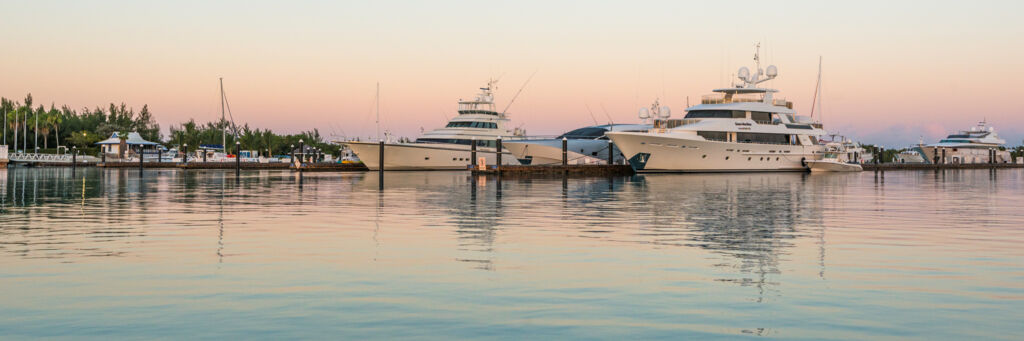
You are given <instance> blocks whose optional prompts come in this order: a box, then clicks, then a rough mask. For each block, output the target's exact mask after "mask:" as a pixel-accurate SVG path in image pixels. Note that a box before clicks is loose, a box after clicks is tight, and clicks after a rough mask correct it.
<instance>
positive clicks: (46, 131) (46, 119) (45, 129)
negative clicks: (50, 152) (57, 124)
mask: <svg viewBox="0 0 1024 341" xmlns="http://www.w3.org/2000/svg"><path fill="white" fill-rule="evenodd" d="M54 111H57V109H54V108H53V104H51V105H50V111H40V112H39V114H38V115H36V120H37V121H36V133H42V134H43V149H49V148H50V139H49V138H47V137H48V136H50V127H52V125H50V117H51V116H53V112H54ZM40 119H41V120H42V121H43V126H42V127H41V128H40V127H39V121H38V120H40ZM36 143H38V142H36Z"/></svg>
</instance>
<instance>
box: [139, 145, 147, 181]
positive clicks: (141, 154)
mask: <svg viewBox="0 0 1024 341" xmlns="http://www.w3.org/2000/svg"><path fill="white" fill-rule="evenodd" d="M145 155H146V154H145V153H143V146H142V145H139V175H142V161H143V160H142V159H143V158H144V157H145Z"/></svg>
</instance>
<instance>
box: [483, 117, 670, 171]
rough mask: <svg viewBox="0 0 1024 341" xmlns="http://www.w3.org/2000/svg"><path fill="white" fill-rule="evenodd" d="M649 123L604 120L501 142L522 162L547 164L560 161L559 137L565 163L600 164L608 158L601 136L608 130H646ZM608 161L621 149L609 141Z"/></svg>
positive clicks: (606, 142)
mask: <svg viewBox="0 0 1024 341" xmlns="http://www.w3.org/2000/svg"><path fill="white" fill-rule="evenodd" d="M649 129H651V125H650V124H605V125H597V126H591V127H583V128H579V129H576V130H572V131H569V132H566V133H565V134H562V135H560V136H558V137H556V138H553V139H541V140H521V141H513V142H508V143H503V145H504V146H505V147H506V148H508V150H509V152H511V153H512V154H513V155H515V157H516V159H517V160H519V162H520V163H522V164H524V165H550V164H561V163H562V139H565V142H566V150H567V152H566V161H567V163H568V164H603V163H606V162H608V146H609V145H612V144H611V143H610V141H609V140H608V137H607V136H605V133H607V132H610V131H633V132H639V131H647V130H649ZM612 161H613V162H614V163H621V162H622V161H623V157H622V152H620V151H619V149H618V148H616V147H615V146H614V145H612Z"/></svg>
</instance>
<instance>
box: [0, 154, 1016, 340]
mask: <svg viewBox="0 0 1024 341" xmlns="http://www.w3.org/2000/svg"><path fill="white" fill-rule="evenodd" d="M242 176H243V177H242V178H241V179H239V180H238V181H237V182H236V179H235V177H234V173H233V172H221V171H190V172H181V171H175V170H165V171H147V172H146V173H145V174H144V176H143V177H142V178H141V179H140V177H139V176H138V171H137V170H97V169H87V170H82V169H79V170H78V172H77V174H75V175H74V176H73V175H72V174H71V171H70V170H69V169H11V170H6V171H5V170H0V184H2V186H3V188H2V189H0V193H3V196H2V199H0V206H2V208H0V292H2V295H0V306H2V309H0V335H2V337H4V338H36V337H45V338H51V337H69V338H70V337H74V338H83V337H86V338H111V337H113V338H151V337H171V338H184V337H202V338H226V337H237V336H260V337H264V338H285V337H289V338H292V337H303V338H338V337H349V338H365V337H373V338H389V339H390V338H509V339H521V338H523V337H531V338H540V337H559V338H598V339H619V338H630V339H632V338H684V337H703V338H723V339H734V338H742V337H748V338H781V339H800V338H806V339H877V338H917V339H936V338H937V339H974V338H985V339H1021V338H1024V331H1022V329H1021V326H1022V325H1024V324H1022V323H1024V322H1022V321H1024V209H1022V205H1024V171H1022V170H1001V171H997V172H992V171H987V170H977V171H945V172H939V173H936V172H889V173H886V174H885V175H884V176H883V177H878V178H876V177H875V175H874V174H873V173H862V174H830V175H818V174H815V175H811V174H726V175H644V176H635V177H617V178H610V179H607V178H589V179H568V180H566V181H563V180H562V179H544V180H537V179H534V180H512V179H504V180H502V181H501V182H500V183H498V182H496V181H495V180H494V179H476V180H474V179H473V178H471V177H469V176H467V175H466V174H465V173H462V172H401V173H388V174H386V179H385V183H386V184H387V189H385V190H384V191H383V192H382V193H381V192H378V191H377V186H378V184H377V174H376V173H366V174H361V173H354V174H310V175H306V176H305V177H304V179H302V186H301V187H300V186H299V185H298V184H299V181H298V178H297V177H295V176H294V175H293V174H291V173H290V172H279V171H265V172H245V173H243V174H242Z"/></svg>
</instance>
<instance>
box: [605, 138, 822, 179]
mask: <svg viewBox="0 0 1024 341" xmlns="http://www.w3.org/2000/svg"><path fill="white" fill-rule="evenodd" d="M608 136H609V137H610V138H611V139H612V141H614V142H615V145H616V146H618V148H619V150H621V151H622V154H623V155H625V156H626V158H627V159H628V160H629V163H630V165H631V166H632V167H633V169H634V170H636V171H637V172H779V171H794V172H800V171H807V166H806V165H805V162H806V161H807V160H819V159H821V158H822V156H823V152H824V146H820V145H811V146H803V145H776V144H759V143H735V142H719V141H707V140H696V139H691V138H685V137H680V136H673V134H649V133H631V132H617V133H608Z"/></svg>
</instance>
